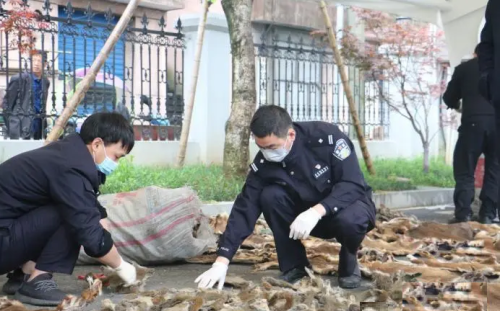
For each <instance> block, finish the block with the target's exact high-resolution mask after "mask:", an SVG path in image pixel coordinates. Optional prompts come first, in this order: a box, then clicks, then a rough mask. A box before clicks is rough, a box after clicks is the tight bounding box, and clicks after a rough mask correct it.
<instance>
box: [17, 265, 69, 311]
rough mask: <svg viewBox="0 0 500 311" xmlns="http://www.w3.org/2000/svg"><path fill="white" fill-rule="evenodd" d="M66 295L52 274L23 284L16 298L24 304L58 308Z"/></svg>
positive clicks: (43, 275)
mask: <svg viewBox="0 0 500 311" xmlns="http://www.w3.org/2000/svg"><path fill="white" fill-rule="evenodd" d="M65 297H66V294H65V293H63V292H62V291H60V290H59V289H58V288H57V284H56V282H55V281H54V280H53V279H52V274H50V273H45V274H41V275H39V276H37V277H36V278H34V279H33V280H31V281H29V282H23V284H22V285H21V287H20V288H19V290H18V291H17V292H16V294H15V296H14V298H15V299H16V300H19V301H20V302H22V303H27V304H30V305H35V306H47V307H48V306H57V305H58V304H60V303H61V301H62V300H63V299H64V298H65Z"/></svg>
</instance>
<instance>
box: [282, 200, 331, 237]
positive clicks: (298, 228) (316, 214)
mask: <svg viewBox="0 0 500 311" xmlns="http://www.w3.org/2000/svg"><path fill="white" fill-rule="evenodd" d="M321 207H322V206H321ZM322 208H323V211H324V207H322ZM318 210H321V209H319V208H316V206H315V207H312V208H310V209H308V210H307V211H305V212H303V213H301V214H300V215H299V216H297V218H295V220H294V221H293V223H292V225H291V226H290V239H294V240H298V239H307V238H308V237H309V235H310V234H311V231H312V230H313V229H314V227H316V225H317V224H318V221H319V220H320V219H321V217H323V215H324V213H322V212H320V211H318ZM322 214H323V215H322Z"/></svg>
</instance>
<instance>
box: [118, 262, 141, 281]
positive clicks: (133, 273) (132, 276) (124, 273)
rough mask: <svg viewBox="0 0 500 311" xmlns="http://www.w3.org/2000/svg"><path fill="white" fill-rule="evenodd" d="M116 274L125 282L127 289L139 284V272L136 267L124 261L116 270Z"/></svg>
mask: <svg viewBox="0 0 500 311" xmlns="http://www.w3.org/2000/svg"><path fill="white" fill-rule="evenodd" d="M115 271H116V274H117V275H118V276H119V277H120V278H121V279H122V280H123V281H124V282H125V285H124V286H125V287H127V286H131V285H134V283H136V282H137V270H136V269H135V267H134V266H133V265H131V264H129V263H128V262H126V261H125V260H123V259H122V263H121V264H120V266H119V267H118V268H116V269H115Z"/></svg>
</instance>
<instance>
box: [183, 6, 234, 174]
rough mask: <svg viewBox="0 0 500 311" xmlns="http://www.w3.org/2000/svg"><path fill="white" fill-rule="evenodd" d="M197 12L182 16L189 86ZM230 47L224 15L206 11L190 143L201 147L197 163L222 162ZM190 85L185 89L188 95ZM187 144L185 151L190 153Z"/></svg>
mask: <svg viewBox="0 0 500 311" xmlns="http://www.w3.org/2000/svg"><path fill="white" fill-rule="evenodd" d="M201 17H202V16H201V15H200V14H189V15H184V16H181V20H182V27H183V32H184V34H185V44H186V49H185V51H184V73H185V76H184V85H185V86H187V85H191V81H192V77H191V76H188V75H186V73H188V74H189V73H190V72H191V71H192V67H193V66H194V54H195V49H196V38H197V33H196V32H197V30H198V23H199V19H200V18H201ZM230 52H231V47H230V44H229V33H228V28H227V22H226V18H225V16H224V15H223V14H217V13H211V12H209V13H208V17H207V23H206V25H205V38H204V43H203V49H202V53H201V61H200V70H199V74H198V86H197V90H196V97H195V103H194V110H193V115H192V118H191V129H190V131H189V138H188V141H189V142H195V143H198V144H199V146H200V158H199V160H200V162H202V163H206V164H209V163H222V158H223V151H224V139H225V125H226V121H227V120H228V118H229V111H230V98H231V97H230V96H231V54H230ZM188 90H189V88H187V87H185V88H184V92H185V93H184V98H188V96H187V95H188V94H186V93H187V92H188ZM189 152H190V151H189V146H188V149H187V153H189Z"/></svg>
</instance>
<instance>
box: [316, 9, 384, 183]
mask: <svg viewBox="0 0 500 311" xmlns="http://www.w3.org/2000/svg"><path fill="white" fill-rule="evenodd" d="M320 8H321V12H322V13H323V19H324V21H325V24H326V32H327V34H328V41H329V42H330V46H331V48H332V50H333V54H334V56H335V61H336V63H337V66H338V68H339V72H340V78H341V79H342V85H343V86H344V92H345V95H346V97H347V102H348V103H349V112H350V114H351V117H352V123H353V124H354V128H355V129H356V135H357V137H358V141H359V146H360V148H361V152H362V154H363V159H364V160H365V164H366V168H367V169H368V172H369V173H370V175H375V168H374V167H373V163H372V160H371V157H370V153H369V152H368V147H367V146H366V140H365V135H364V134H363V130H362V128H361V124H360V122H359V117H358V112H357V110H356V104H355V102H354V96H353V95H352V91H351V86H350V85H349V80H348V78H347V73H346V68H345V65H344V60H343V59H342V55H341V54H340V51H339V48H338V45H337V37H336V36H335V32H334V31H333V27H332V22H331V20H330V16H329V15H328V11H327V8H326V3H325V1H324V0H320Z"/></svg>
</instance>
